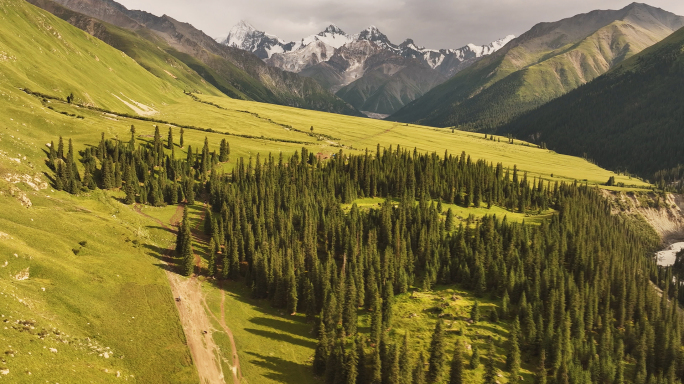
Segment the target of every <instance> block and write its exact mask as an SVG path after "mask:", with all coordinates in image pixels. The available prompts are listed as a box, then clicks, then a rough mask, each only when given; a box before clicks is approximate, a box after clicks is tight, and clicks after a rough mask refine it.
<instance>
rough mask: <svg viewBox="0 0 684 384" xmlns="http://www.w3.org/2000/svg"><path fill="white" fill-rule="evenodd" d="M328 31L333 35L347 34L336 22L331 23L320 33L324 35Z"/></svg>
mask: <svg viewBox="0 0 684 384" xmlns="http://www.w3.org/2000/svg"><path fill="white" fill-rule="evenodd" d="M326 33H330V34H333V35H346V33H345V32H344V31H343V30H342V29H341V28H340V27H338V26H337V25H335V24H330V25H329V26H328V27H327V28H326V29H324V30H323V32H321V33H319V35H320V36H322V35H325V34H326Z"/></svg>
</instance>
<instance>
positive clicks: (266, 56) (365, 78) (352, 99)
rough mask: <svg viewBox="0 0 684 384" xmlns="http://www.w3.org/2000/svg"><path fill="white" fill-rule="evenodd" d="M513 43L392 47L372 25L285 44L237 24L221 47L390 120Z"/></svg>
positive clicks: (409, 43) (333, 27) (333, 28)
mask: <svg viewBox="0 0 684 384" xmlns="http://www.w3.org/2000/svg"><path fill="white" fill-rule="evenodd" d="M513 38H514V36H507V37H505V38H503V39H500V40H497V41H495V42H492V43H491V44H488V45H483V46H478V45H474V44H468V45H467V46H465V47H462V48H459V49H440V50H434V49H426V48H424V47H419V46H417V45H416V44H415V43H414V42H413V40H411V39H407V40H406V41H404V42H403V43H402V44H400V45H396V44H393V43H392V42H391V41H390V40H389V38H388V37H387V36H386V35H385V34H383V33H382V32H381V31H380V30H379V29H378V28H376V27H375V26H371V27H369V28H366V29H364V30H363V31H361V32H360V33H358V34H355V35H350V34H347V33H346V32H344V31H343V30H342V29H340V28H339V27H338V26H336V25H330V26H329V27H327V28H326V29H325V30H323V31H321V32H320V33H318V34H316V35H311V36H308V37H305V38H303V39H301V40H299V41H294V42H286V41H284V40H282V39H279V38H278V37H277V36H274V35H270V34H268V33H266V32H263V31H259V30H257V29H255V28H254V27H252V26H251V25H250V24H248V23H246V22H244V21H241V22H240V23H238V24H237V25H236V26H234V27H233V28H232V29H231V30H230V32H229V33H228V36H227V37H226V39H225V40H223V42H222V43H223V44H224V45H227V46H230V47H235V48H239V49H243V50H247V51H250V52H253V53H254V54H255V55H257V57H259V58H261V59H263V60H264V61H265V62H266V63H267V64H268V65H270V66H272V67H277V68H280V69H283V70H286V71H289V72H295V73H299V74H301V75H303V76H306V77H312V78H314V79H316V80H317V81H318V82H319V83H320V84H321V85H323V86H324V87H326V88H328V89H330V90H331V91H333V92H336V94H337V96H339V97H340V98H342V99H343V100H345V101H347V102H348V103H350V104H351V105H353V106H354V107H356V108H357V109H359V110H362V111H365V112H368V113H374V114H386V115H389V114H391V113H394V112H396V111H397V110H399V109H400V108H401V107H403V106H404V105H405V104H407V103H409V102H411V101H413V100H415V99H416V98H418V97H420V96H422V95H423V94H424V93H426V92H427V91H429V90H430V89H432V88H433V87H435V86H437V85H439V84H441V83H442V82H444V81H446V80H447V79H448V78H449V77H451V76H453V75H454V74H456V73H458V72H459V71H461V70H463V69H464V68H467V67H468V66H469V65H471V64H472V63H474V62H475V61H476V60H478V59H479V58H481V57H484V56H487V55H489V54H492V53H494V52H496V51H497V50H499V49H501V48H502V47H503V46H505V45H506V43H508V42H509V41H511V40H512V39H513Z"/></svg>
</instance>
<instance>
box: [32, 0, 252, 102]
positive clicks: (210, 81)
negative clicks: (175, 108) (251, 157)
mask: <svg viewBox="0 0 684 384" xmlns="http://www.w3.org/2000/svg"><path fill="white" fill-rule="evenodd" d="M28 2H29V3H31V4H33V5H35V6H37V7H40V8H42V9H44V10H46V11H48V12H50V13H52V14H53V15H55V16H57V17H59V18H61V19H62V20H65V21H67V22H69V23H70V24H72V25H73V26H75V27H77V28H79V29H81V30H83V31H86V32H88V33H89V34H90V35H92V36H95V37H97V38H98V39H100V40H102V41H104V42H105V43H107V44H109V45H111V46H112V47H114V48H116V49H118V50H120V51H122V52H124V53H126V54H127V55H128V56H130V57H131V58H133V59H134V60H135V61H137V62H138V64H140V65H141V66H142V67H143V68H145V69H147V70H148V71H150V72H152V73H153V74H154V75H155V76H157V77H159V78H162V79H167V80H169V81H172V80H170V79H173V80H175V81H172V82H175V83H177V85H178V86H179V87H181V88H182V89H187V90H189V91H190V90H196V91H198V92H201V93H206V94H210V95H219V94H220V93H224V94H226V95H228V96H230V97H235V98H243V99H248V97H247V96H245V95H244V94H243V93H242V92H240V91H238V90H237V89H236V88H235V87H233V86H232V85H231V84H230V83H228V82H226V81H222V80H223V79H222V78H221V77H220V76H218V75H217V74H216V73H215V72H214V71H213V70H211V69H210V68H209V67H207V66H205V65H204V64H203V63H200V62H198V61H197V60H193V59H192V58H184V57H182V58H177V57H178V56H181V54H180V52H178V51H176V50H175V49H173V48H171V47H169V46H168V44H166V42H165V41H163V40H162V39H160V38H159V37H156V36H155V35H154V34H153V33H151V31H149V30H145V29H138V30H130V31H129V30H125V29H123V28H119V27H116V26H114V25H112V24H109V23H105V22H102V21H100V20H98V19H95V18H93V17H89V16H86V15H83V14H81V13H78V12H74V11H72V10H70V9H68V8H65V7H63V6H61V5H59V4H57V3H55V2H54V1H52V0H28ZM142 36H144V37H142ZM186 64H187V65H186ZM198 73H202V76H200V75H199V74H198ZM205 79H206V81H205ZM212 85H213V87H212Z"/></svg>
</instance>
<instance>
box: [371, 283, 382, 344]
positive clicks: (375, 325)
mask: <svg viewBox="0 0 684 384" xmlns="http://www.w3.org/2000/svg"><path fill="white" fill-rule="evenodd" d="M376 295H377V294H376ZM381 335H382V300H381V299H380V298H377V300H376V301H375V308H373V312H372V313H371V330H370V339H371V343H373V344H375V345H377V344H378V343H379V342H380V337H381Z"/></svg>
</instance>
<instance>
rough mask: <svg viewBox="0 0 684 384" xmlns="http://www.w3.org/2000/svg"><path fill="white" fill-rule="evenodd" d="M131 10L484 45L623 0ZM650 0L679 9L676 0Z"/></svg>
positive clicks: (443, 44) (236, 4) (178, 3)
mask: <svg viewBox="0 0 684 384" xmlns="http://www.w3.org/2000/svg"><path fill="white" fill-rule="evenodd" d="M117 1H119V2H120V3H122V4H123V5H125V6H126V7H128V8H129V9H142V10H144V11H148V12H151V13H154V14H156V15H162V14H167V15H169V16H171V17H173V18H175V19H177V20H179V21H184V22H188V23H190V24H193V25H194V26H195V27H197V28H199V29H201V30H203V31H204V32H205V33H207V34H208V35H210V36H212V37H225V35H227V34H228V31H229V30H230V28H231V27H232V26H233V25H235V24H236V23H237V22H239V21H240V20H246V21H247V22H249V23H250V24H252V25H253V26H254V27H255V28H256V29H258V30H261V31H266V32H268V33H271V34H273V35H276V36H278V37H280V38H281V39H283V40H286V41H295V40H299V39H301V38H303V37H306V36H309V35H312V34H316V33H318V32H320V31H321V30H323V29H324V28H325V27H326V26H328V25H330V24H331V23H332V24H336V25H337V26H339V27H340V28H342V29H343V30H344V31H345V32H347V33H349V34H354V33H358V32H359V31H361V30H363V29H364V28H366V27H368V26H369V25H375V26H376V27H378V28H379V29H380V31H382V32H383V33H385V34H386V35H387V36H388V37H389V38H390V40H392V42H394V43H395V44H399V43H401V42H403V41H404V40H405V39H406V38H412V39H414V40H415V42H416V44H418V45H422V46H425V47H428V48H459V47H462V46H464V45H465V44H468V43H475V44H486V43H489V42H491V41H493V40H496V39H498V38H501V37H504V36H506V35H509V34H514V35H516V36H519V35H520V34H522V33H523V32H525V31H527V30H528V29H530V28H531V27H532V26H533V25H534V24H536V23H538V22H542V21H556V20H559V19H562V18H566V17H570V16H573V15H576V14H578V13H585V12H588V11H591V10H594V9H620V8H623V7H625V6H627V5H628V4H629V3H631V1H628V0H399V1H395V0H374V1H368V0H345V1H330V0H284V1H283V0H247V1H246V0H117ZM648 4H650V5H652V6H656V7H660V8H663V9H665V10H667V11H670V12H673V13H676V14H678V15H684V1H682V0H651V1H649V2H648Z"/></svg>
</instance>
